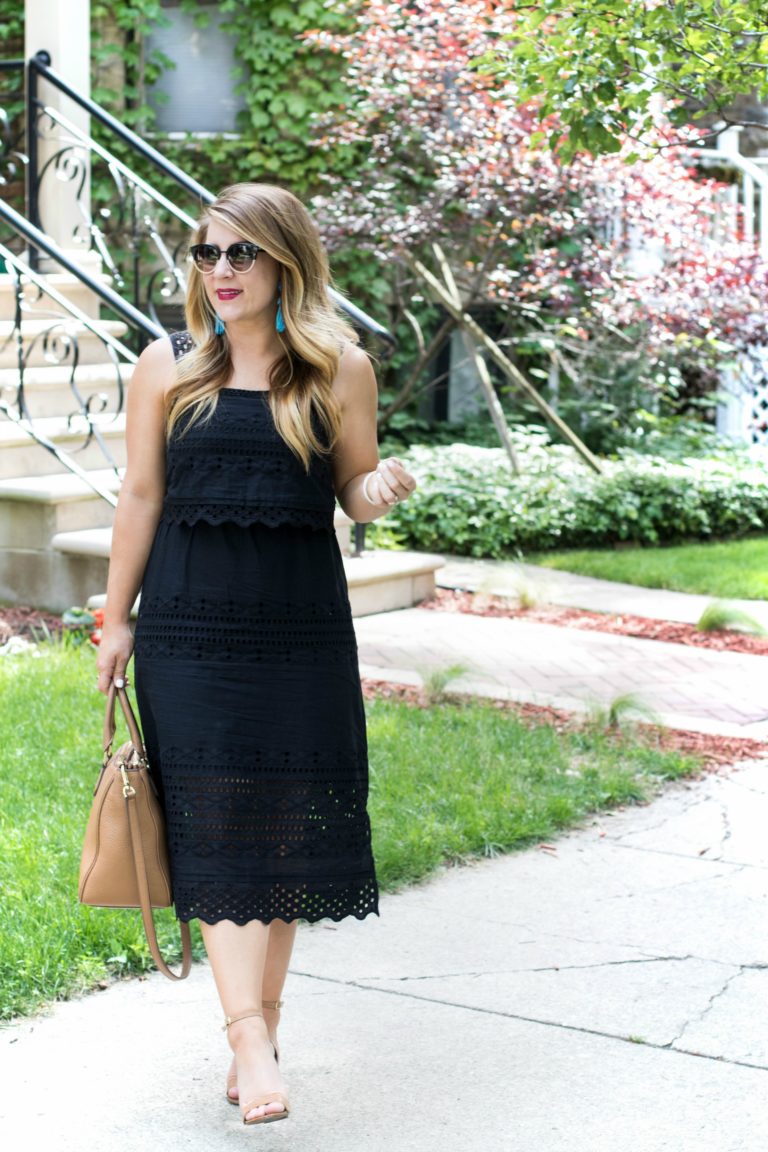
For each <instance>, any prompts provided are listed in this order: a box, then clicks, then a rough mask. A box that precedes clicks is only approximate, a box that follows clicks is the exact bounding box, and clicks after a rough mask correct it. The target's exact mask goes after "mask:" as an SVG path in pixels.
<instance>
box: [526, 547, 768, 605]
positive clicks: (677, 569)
mask: <svg viewBox="0 0 768 1152" xmlns="http://www.w3.org/2000/svg"><path fill="white" fill-rule="evenodd" d="M526 559H528V560H530V562H531V563H533V564H541V565H543V566H544V567H546V568H557V569H560V570H561V571H565V572H578V573H579V574H581V575H583V576H597V577H599V578H600V579H603V580H618V581H620V582H622V583H624V584H639V585H640V586H641V587H642V588H669V589H671V590H673V591H675V592H698V593H701V594H702V595H704V596H713V597H717V598H718V599H726V600H734V599H739V600H768V537H766V536H756V537H750V538H749V539H746V540H725V541H721V542H717V543H711V544H680V545H676V546H665V547H659V548H620V549H607V550H602V549H595V550H592V551H581V552H542V553H538V554H536V555H535V556H534V555H531V556H528V557H526Z"/></svg>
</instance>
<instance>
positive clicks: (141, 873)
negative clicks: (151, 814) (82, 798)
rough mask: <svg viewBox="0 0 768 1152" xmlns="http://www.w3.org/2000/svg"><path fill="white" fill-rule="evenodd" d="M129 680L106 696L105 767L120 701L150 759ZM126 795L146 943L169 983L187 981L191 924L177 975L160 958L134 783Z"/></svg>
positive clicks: (142, 753) (184, 930) (135, 740)
mask: <svg viewBox="0 0 768 1152" xmlns="http://www.w3.org/2000/svg"><path fill="white" fill-rule="evenodd" d="M127 683H128V681H127V680H123V681H122V682H121V683H120V684H116V683H115V681H114V680H113V681H112V683H111V684H110V686H109V692H108V694H107V707H106V712H105V714H104V740H103V746H104V763H105V764H106V762H107V760H108V759H109V757H110V755H111V754H112V741H113V740H114V738H115V703H116V701H117V700H119V701H120V707H121V708H122V710H123V715H124V716H125V722H126V724H127V725H128V731H129V733H130V737H131V743H132V744H133V746H134V748H135V749H136V751H137V753H138V755H139V757H140V758H141V760H142V761H144V763H146V760H147V753H146V750H145V748H144V741H143V740H142V738H141V732H140V730H139V725H138V724H137V722H136V717H135V715H134V712H133V708H132V707H131V701H130V699H129V697H128V693H127V692H126V684H127ZM123 796H124V797H125V804H126V812H127V815H128V826H129V828H130V830H131V846H132V848H133V863H134V867H135V868H136V882H137V885H138V888H139V904H140V906H141V918H142V920H143V921H144V931H145V933H146V936H147V943H148V944H149V950H150V952H151V953H152V959H153V960H154V962H155V964H156V965H157V967H158V968H159V970H160V971H161V972H162V973H163V975H164V976H167V977H168V979H169V980H184V979H185V977H187V976H188V975H189V971H190V969H191V967H192V937H191V935H190V932H189V924H185V923H183V922H182V923H180V924H179V927H180V928H181V972H180V973H179V974H178V975H177V974H176V973H175V972H172V971H171V969H170V968H169V967H168V965H167V964H166V962H165V960H163V958H162V956H161V955H160V947H159V945H158V943H157V932H156V931H155V920H154V917H153V915H152V902H151V900H150V896H149V880H148V879H147V863H146V860H145V859H144V845H143V844H142V841H141V829H140V828H139V819H138V815H137V812H136V803H135V801H136V789H135V788H134V787H133V785H132V784H126V785H125V786H124V787H123Z"/></svg>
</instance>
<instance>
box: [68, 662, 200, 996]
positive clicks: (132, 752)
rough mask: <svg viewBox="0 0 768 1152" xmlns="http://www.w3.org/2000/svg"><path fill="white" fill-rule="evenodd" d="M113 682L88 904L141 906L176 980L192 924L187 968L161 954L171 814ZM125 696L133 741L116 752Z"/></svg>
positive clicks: (88, 856)
mask: <svg viewBox="0 0 768 1152" xmlns="http://www.w3.org/2000/svg"><path fill="white" fill-rule="evenodd" d="M126 683H127V681H119V682H118V684H115V683H113V684H112V685H111V686H110V689H109V694H108V696H107V708H106V713H105V716H104V757H103V761H102V769H101V772H100V774H99V778H98V780H97V781H96V787H95V789H94V793H93V804H92V805H91V814H90V816H89V818H88V826H87V828H86V832H85V842H84V844H83V854H82V857H81V860H80V883H79V888H78V896H79V899H80V903H81V904H90V905H94V906H96V907H99V908H140V909H141V914H142V918H143V920H144V930H145V932H146V934H147V942H148V943H149V948H150V951H151V953H152V958H153V960H154V961H155V964H156V965H157V967H158V968H159V969H160V971H161V972H162V973H163V974H164V975H165V976H168V977H169V979H171V980H183V979H184V977H185V976H188V975H189V970H190V967H191V965H192V945H191V939H190V934H189V925H188V924H181V925H180V928H181V950H182V963H181V973H180V974H179V975H177V974H176V973H175V972H172V971H171V970H170V968H169V967H168V965H167V964H166V963H165V961H164V960H163V958H162V956H161V955H160V949H159V948H158V944H157V934H156V932H155V924H154V920H153V918H152V909H153V908H167V907H168V906H169V905H170V904H172V903H173V898H172V893H171V870H170V866H169V862H168V846H167V843H166V836H165V818H164V816H163V810H162V808H161V806H160V801H159V800H158V796H157V790H156V788H155V784H154V781H153V780H152V775H151V772H150V769H149V764H148V762H147V754H146V751H145V749H144V742H143V740H142V738H141V733H140V732H139V726H138V724H137V723H136V717H135V716H134V714H133V708H132V707H131V702H130V700H129V698H128V693H127V691H126V689H125V685H126ZM116 700H119V701H120V706H121V708H122V710H123V715H124V716H125V720H126V723H127V725H128V732H129V734H130V737H131V738H130V740H129V741H128V742H127V743H126V744H122V745H121V746H120V747H119V748H118V750H117V752H115V753H113V752H112V741H113V740H114V738H115V702H116Z"/></svg>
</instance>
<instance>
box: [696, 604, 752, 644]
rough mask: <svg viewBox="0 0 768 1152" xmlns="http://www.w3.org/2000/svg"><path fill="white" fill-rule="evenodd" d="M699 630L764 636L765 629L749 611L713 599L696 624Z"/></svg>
mask: <svg viewBox="0 0 768 1152" xmlns="http://www.w3.org/2000/svg"><path fill="white" fill-rule="evenodd" d="M696 627H697V629H698V630H699V632H746V633H747V635H749V636H765V635H766V629H765V628H764V627H763V626H762V624H761V623H760V622H759V621H758V620H755V618H754V616H751V615H750V614H749V612H745V611H744V610H743V609H742V608H737V607H735V605H733V604H727V603H725V602H723V601H722V600H715V601H714V602H713V603H712V604H708V605H707V607H706V608H705V609H704V611H703V612H702V614H701V616H700V617H699V619H698V622H697V624H696Z"/></svg>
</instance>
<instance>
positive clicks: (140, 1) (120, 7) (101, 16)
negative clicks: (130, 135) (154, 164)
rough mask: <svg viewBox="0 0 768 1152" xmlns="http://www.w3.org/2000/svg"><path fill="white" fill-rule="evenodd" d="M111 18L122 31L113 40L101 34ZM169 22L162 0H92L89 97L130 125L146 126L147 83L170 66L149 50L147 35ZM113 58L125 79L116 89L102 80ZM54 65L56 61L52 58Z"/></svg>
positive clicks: (149, 113)
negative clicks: (119, 0) (114, 0)
mask: <svg viewBox="0 0 768 1152" xmlns="http://www.w3.org/2000/svg"><path fill="white" fill-rule="evenodd" d="M107 20H110V21H112V22H114V25H115V26H116V28H117V29H118V30H119V32H120V33H121V35H120V38H119V39H118V40H117V42H115V40H114V39H109V38H108V37H106V36H105V35H104V34H103V30H104V28H105V22H106V21H107ZM167 24H169V20H168V17H167V16H166V15H165V13H164V10H163V4H162V2H161V0H127V2H124V3H121V4H117V5H115V4H110V3H105V2H104V0H93V2H92V3H91V29H92V32H91V67H92V89H91V98H92V99H93V100H95V101H96V102H97V103H98V104H103V105H104V107H105V108H107V109H108V110H109V111H111V112H113V114H114V115H116V116H117V117H118V119H120V120H122V121H123V122H124V123H125V124H127V125H128V126H129V127H139V128H146V127H147V126H149V125H151V124H152V121H153V120H154V117H155V113H154V110H153V109H152V107H151V106H150V105H149V104H148V103H147V102H146V89H147V85H151V84H153V83H154V82H155V81H156V80H158V79H159V78H160V76H161V75H162V74H163V72H164V71H165V70H166V69H168V68H169V67H171V61H170V60H169V58H168V57H167V56H165V55H164V54H163V53H162V52H157V51H154V52H150V51H148V50H147V46H146V35H147V33H148V32H150V31H151V30H152V28H153V27H162V26H165V25H167ZM115 58H117V59H119V60H120V61H121V62H122V66H123V67H122V68H121V73H122V75H123V76H124V82H123V83H121V85H120V88H119V89H117V90H116V89H115V88H114V87H111V86H108V85H105V84H102V83H101V76H102V73H103V72H104V70H105V69H108V68H109V67H110V66H111V65H112V64H113V63H114V60H115ZM54 66H55V61H54Z"/></svg>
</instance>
